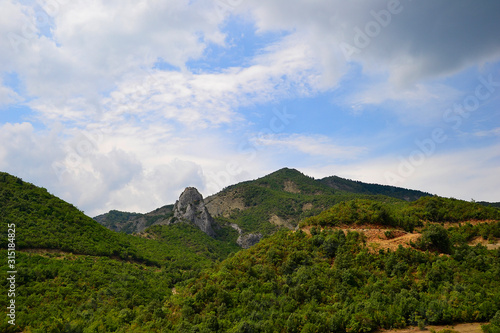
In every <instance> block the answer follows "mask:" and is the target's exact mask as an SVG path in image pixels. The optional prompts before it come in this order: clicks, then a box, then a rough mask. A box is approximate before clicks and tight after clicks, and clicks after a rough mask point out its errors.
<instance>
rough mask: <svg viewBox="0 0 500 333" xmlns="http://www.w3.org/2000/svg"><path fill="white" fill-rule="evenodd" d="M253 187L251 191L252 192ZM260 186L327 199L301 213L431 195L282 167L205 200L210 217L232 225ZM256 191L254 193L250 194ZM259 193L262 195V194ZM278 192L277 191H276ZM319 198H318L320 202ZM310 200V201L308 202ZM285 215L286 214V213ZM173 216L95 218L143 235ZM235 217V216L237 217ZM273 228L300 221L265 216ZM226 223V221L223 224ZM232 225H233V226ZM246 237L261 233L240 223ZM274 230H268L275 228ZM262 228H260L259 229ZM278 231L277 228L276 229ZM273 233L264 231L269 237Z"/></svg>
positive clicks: (170, 209) (168, 211)
mask: <svg viewBox="0 0 500 333" xmlns="http://www.w3.org/2000/svg"><path fill="white" fill-rule="evenodd" d="M248 187H250V189H248ZM259 187H261V188H266V189H268V190H270V191H277V192H281V193H283V194H286V193H289V194H290V195H289V197H290V196H294V195H296V196H298V195H302V196H311V200H310V201H314V200H313V199H314V196H324V197H323V199H322V200H323V201H326V202H325V203H324V204H321V205H318V206H315V204H314V202H304V203H303V204H302V207H301V210H302V211H304V212H307V211H310V212H311V213H319V212H320V210H322V209H326V208H328V206H329V204H331V205H333V204H335V203H337V200H333V199H332V200H329V201H328V200H326V199H325V197H326V196H330V195H331V196H333V195H335V194H342V195H345V196H346V199H347V198H348V197H349V194H360V195H365V196H372V195H385V196H387V197H391V198H395V199H402V200H406V201H414V200H416V199H418V198H420V197H422V196H430V195H431V194H429V193H427V192H422V191H418V190H410V189H405V188H401V187H395V186H389V185H379V184H370V183H363V182H360V181H353V180H349V179H345V178H341V177H338V176H330V177H325V178H321V179H315V178H313V177H310V176H307V175H305V174H303V173H302V172H300V171H298V170H296V169H293V168H286V167H285V168H282V169H279V170H277V171H275V172H272V173H270V174H268V175H265V176H263V177H260V178H257V179H254V180H247V181H243V182H240V183H237V184H233V185H230V186H227V187H226V188H224V189H223V190H221V191H219V192H218V193H215V194H213V195H210V196H208V197H206V198H204V203H205V205H206V207H207V209H208V212H209V213H210V215H212V216H213V217H214V218H216V220H218V221H219V222H221V223H222V224H228V222H229V221H227V219H229V220H231V216H232V215H235V214H236V215H238V214H239V215H242V214H243V215H244V214H245V213H243V211H245V210H247V209H248V208H252V207H253V206H256V205H257V203H255V202H253V201H252V198H251V197H252V195H253V194H255V195H258V194H263V192H266V191H265V190H264V191H261V190H259ZM250 192H252V193H253V194H252V193H250ZM258 192H259V193H258ZM275 193H276V192H275ZM317 199H318V198H316V200H317ZM306 201H307V200H306ZM161 209H163V212H164V213H163V214H155V212H156V211H158V210H161ZM282 215H283V214H282ZM172 216H173V204H171V205H165V206H163V207H161V208H158V209H156V210H154V211H152V212H149V213H146V214H139V213H127V212H120V211H116V210H112V211H110V212H108V213H104V214H101V215H98V216H96V217H94V219H95V220H96V221H98V222H99V223H100V224H102V225H104V226H106V227H108V228H110V229H112V230H115V231H124V232H126V233H131V234H132V233H139V232H142V231H144V230H145V229H146V228H148V227H150V226H153V225H157V224H162V223H165V221H167V220H168V219H170V218H171V217H172ZM233 217H234V216H233ZM264 219H265V220H266V221H268V222H269V223H270V224H271V225H274V226H278V227H279V226H286V227H287V228H288V229H293V228H295V227H296V226H297V223H298V219H297V218H295V217H294V218H291V219H290V218H287V217H286V216H280V214H279V213H277V214H270V215H269V216H266V217H264ZM222 220H224V221H222ZM230 224H231V223H229V225H230ZM236 224H237V225H239V227H240V228H242V230H244V231H243V232H242V236H244V235H247V234H248V235H256V234H257V233H259V232H261V230H256V229H255V228H253V229H254V230H252V228H250V229H248V228H247V229H248V230H247V229H245V227H244V226H242V225H241V223H237V222H236ZM273 228H274V227H272V226H271V227H268V229H273ZM257 229H258V228H257ZM274 229H275V228H274ZM268 233H269V232H264V234H268Z"/></svg>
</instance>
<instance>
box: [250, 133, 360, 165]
mask: <svg viewBox="0 0 500 333" xmlns="http://www.w3.org/2000/svg"><path fill="white" fill-rule="evenodd" d="M253 142H254V143H255V144H256V145H258V146H265V147H266V148H272V147H276V148H278V149H279V148H284V149H286V150H287V151H291V152H300V153H304V154H306V155H310V156H320V157H323V158H326V159H328V160H331V159H333V160H345V159H353V158H356V157H358V156H359V155H360V154H362V153H363V152H364V151H366V149H365V148H364V147H354V146H341V145H337V144H335V143H333V142H332V139H330V138H329V137H326V136H323V135H300V134H292V135H284V134H269V135H261V136H259V137H256V138H254V139H253Z"/></svg>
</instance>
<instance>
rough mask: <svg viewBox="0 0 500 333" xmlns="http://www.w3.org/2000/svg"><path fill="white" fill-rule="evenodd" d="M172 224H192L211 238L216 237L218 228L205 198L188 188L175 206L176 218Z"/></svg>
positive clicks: (171, 220) (174, 217)
mask: <svg viewBox="0 0 500 333" xmlns="http://www.w3.org/2000/svg"><path fill="white" fill-rule="evenodd" d="M169 222H170V223H177V222H190V223H193V224H194V225H196V226H197V227H198V228H199V229H200V230H201V231H203V232H204V233H206V234H207V235H209V236H212V237H213V236H215V232H214V227H215V226H216V224H215V222H214V220H213V218H212V216H211V215H210V213H208V210H207V208H206V207H205V203H204V202H203V196H202V195H201V194H200V192H198V190H197V189H196V188H194V187H186V189H185V190H184V192H182V194H181V196H180V197H179V200H177V201H176V202H175V205H174V216H173V217H172V218H171V219H170V221H169Z"/></svg>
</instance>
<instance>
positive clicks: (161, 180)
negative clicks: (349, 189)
mask: <svg viewBox="0 0 500 333" xmlns="http://www.w3.org/2000/svg"><path fill="white" fill-rule="evenodd" d="M499 32H500V2H499V1H496V0H483V1H473V0H468V1H466V0H422V1H411V0H401V1H396V0H364V1H362V0H353V1H344V0H314V1H312V0H286V1H285V0H272V1H269V0H266V1H264V0H251V1H250V0H171V1H167V0H142V1H139V0H135V1H129V0H86V1H81V0H75V1H69V0H38V1H29V0H24V1H11V0H0V50H1V52H0V170H2V171H6V172H9V173H11V174H14V175H16V176H19V177H21V178H23V179H24V180H26V181H29V182H32V183H34V184H36V185H39V186H43V187H45V188H47V189H48V190H49V192H51V193H53V194H55V195H57V196H59V197H61V198H63V199H64V200H66V201H69V202H71V203H73V204H75V205H76V206H77V207H79V208H80V209H82V210H84V211H85V212H86V213H87V214H88V215H91V216H94V215H97V214H100V213H104V212H106V211H108V210H110V209H119V210H125V211H136V212H146V211H150V210H152V209H154V208H157V207H159V206H162V205H164V204H168V203H173V202H174V201H175V200H176V198H177V197H178V196H179V194H180V192H181V191H182V190H183V189H184V187H186V186H196V187H197V188H198V189H199V190H200V191H201V192H202V194H203V195H205V196H207V195H210V194H213V193H215V192H217V191H218V190H220V189H221V188H223V187H225V186H227V185H230V184H234V183H237V182H240V181H243V180H249V179H255V178H257V177H261V176H264V175H265V174H267V173H270V172H273V171H275V170H277V169H280V168H282V167H285V166H286V167H293V168H297V169H298V170H300V171H302V172H304V173H306V174H308V175H310V176H314V177H316V178H320V177H324V176H329V175H338V176H341V177H346V178H351V179H356V180H361V181H366V182H375V183H381V184H391V185H396V186H402V187H406V188H414V189H420V190H424V191H428V192H431V193H435V194H439V195H443V196H448V197H455V198H460V199H465V200H471V199H472V198H473V199H475V200H486V201H500V177H499V175H500V140H499V139H500V112H499V111H500V39H499V37H498V36H499Z"/></svg>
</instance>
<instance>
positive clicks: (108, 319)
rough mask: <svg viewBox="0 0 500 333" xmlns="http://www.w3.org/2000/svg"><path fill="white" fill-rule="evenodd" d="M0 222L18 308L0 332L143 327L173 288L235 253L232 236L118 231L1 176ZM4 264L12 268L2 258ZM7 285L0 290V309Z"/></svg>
mask: <svg viewBox="0 0 500 333" xmlns="http://www.w3.org/2000/svg"><path fill="white" fill-rule="evenodd" d="M0 221H1V226H2V228H1V240H0V245H1V250H0V253H1V254H2V257H3V258H7V250H6V249H7V248H8V246H7V243H8V238H7V231H8V229H9V228H11V225H12V224H14V225H15V231H16V236H15V245H16V255H15V261H16V263H15V269H16V270H17V277H16V302H17V303H16V304H19V306H18V308H17V311H16V317H17V320H16V323H17V325H16V326H12V325H10V324H8V323H6V322H5V321H2V323H1V325H0V331H2V332H21V331H26V332H63V331H65V332H83V331H84V329H85V330H87V331H88V332H90V331H92V332H94V331H96V332H109V331H115V330H116V329H118V328H120V327H123V325H126V324H128V323H130V322H132V321H133V320H136V323H142V322H143V321H145V320H146V321H147V320H150V319H148V318H156V317H155V316H158V315H159V313H161V311H160V312H158V311H156V312H155V310H157V308H158V307H161V302H162V301H163V300H164V299H165V298H166V297H169V296H170V295H171V293H172V292H171V289H172V288H173V287H174V285H175V284H176V283H179V282H182V281H186V280H188V279H190V278H193V277H195V276H197V275H198V274H199V272H200V271H202V270H203V269H206V268H209V267H211V266H212V265H214V263H216V262H218V261H220V260H222V259H224V258H226V257H227V256H228V255H229V254H230V253H232V252H235V251H237V250H239V247H238V246H237V245H236V243H235V242H234V238H235V237H234V235H233V234H232V233H231V232H228V231H227V230H222V231H221V234H220V235H219V237H218V239H214V238H212V237H209V236H207V235H206V234H205V233H204V232H202V231H201V230H199V229H198V228H195V227H193V226H191V225H188V224H176V225H172V226H158V227H154V228H153V229H151V230H149V231H148V232H147V234H146V235H144V236H145V237H146V236H147V237H148V238H145V237H136V236H131V235H127V234H124V233H116V232H113V231H111V230H108V229H107V228H105V227H103V226H101V225H100V224H98V223H97V222H95V221H94V220H93V219H91V218H89V217H87V216H85V215H84V214H83V213H82V212H81V211H79V210H78V209H77V208H76V207H74V206H73V205H71V204H68V203H66V202H64V201H63V200H61V199H58V198H57V197H55V196H53V195H51V194H50V193H48V192H47V191H46V190H45V189H43V188H39V187H37V186H34V185H32V184H30V183H27V182H24V181H22V180H21V179H20V178H17V177H14V176H11V175H9V174H6V173H0ZM8 225H10V226H9V228H8V227H7V226H8ZM231 239H232V240H231ZM1 266H2V270H3V271H4V272H7V271H9V270H12V269H10V268H9V267H7V260H4V261H2V263H1ZM6 282H7V281H6V280H4V282H3V283H2V284H1V290H0V306H2V308H4V309H6V306H7V302H9V299H8V296H7V295H8V293H7V289H8V288H7V283H6ZM151 316H153V317H151ZM5 318H7V317H6V316H5ZM135 325H138V324H135ZM147 327H148V325H145V326H144V331H148V330H147Z"/></svg>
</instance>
